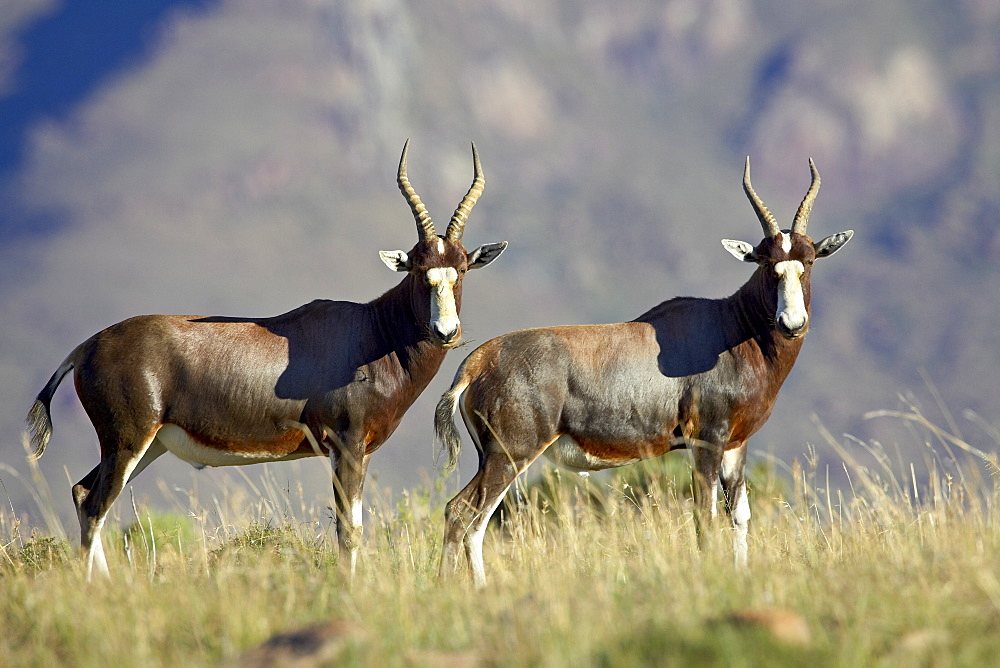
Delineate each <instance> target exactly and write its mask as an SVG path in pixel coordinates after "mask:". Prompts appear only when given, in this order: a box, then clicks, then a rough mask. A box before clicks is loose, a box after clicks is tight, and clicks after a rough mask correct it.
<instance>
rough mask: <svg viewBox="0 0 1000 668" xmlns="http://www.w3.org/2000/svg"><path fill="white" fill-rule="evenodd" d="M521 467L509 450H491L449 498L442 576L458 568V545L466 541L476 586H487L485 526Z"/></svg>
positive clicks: (446, 510) (467, 555) (466, 551)
mask: <svg viewBox="0 0 1000 668" xmlns="http://www.w3.org/2000/svg"><path fill="white" fill-rule="evenodd" d="M522 469H523V467H519V466H515V464H514V462H512V461H511V459H510V457H509V456H508V455H507V453H505V452H502V451H501V452H495V451H494V452H490V453H489V454H487V455H486V456H485V457H484V458H483V459H482V460H481V461H480V465H479V471H478V472H477V473H476V475H475V476H474V477H473V478H472V480H471V481H470V482H469V484H468V485H466V486H465V488H464V489H463V490H462V491H461V492H459V493H458V494H457V495H456V496H455V498H453V499H452V500H451V501H449V502H448V505H447V506H446V507H445V531H444V551H443V553H442V557H441V574H442V576H446V575H447V574H448V573H450V572H452V571H454V570H455V568H456V566H457V561H458V550H459V545H460V544H464V546H465V555H466V557H467V558H468V560H469V566H470V567H471V568H472V578H473V581H474V582H475V584H476V586H477V587H480V588H481V587H485V586H486V570H485V566H484V564H483V537H484V535H485V533H486V526H487V524H488V523H489V520H490V516H491V515H493V512H494V511H495V510H496V509H497V506H499V505H500V501H501V500H502V499H503V496H504V494H506V492H507V489H508V488H509V487H510V486H511V484H512V483H513V482H514V479H515V478H516V477H517V475H518V473H520V471H521V470H522Z"/></svg>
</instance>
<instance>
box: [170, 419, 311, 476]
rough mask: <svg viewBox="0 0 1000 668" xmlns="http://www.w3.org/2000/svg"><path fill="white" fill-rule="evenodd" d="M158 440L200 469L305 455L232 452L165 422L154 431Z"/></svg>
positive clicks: (273, 460)
mask: <svg viewBox="0 0 1000 668" xmlns="http://www.w3.org/2000/svg"><path fill="white" fill-rule="evenodd" d="M156 440H157V441H159V443H160V445H162V446H163V447H164V448H165V449H166V450H167V451H168V452H171V453H173V454H174V455H175V456H177V457H178V458H180V459H183V460H184V461H186V462H187V463H189V464H191V465H192V466H194V467H195V468H198V469H201V468H205V467H206V466H243V465H244V464H261V463H264V462H284V461H289V460H292V459H300V458H301V457H305V456H307V455H281V456H275V455H274V454H272V453H270V452H267V451H252V450H250V451H244V452H233V451H229V450H220V449H218V448H213V447H209V446H207V445H205V444H203V443H200V442H199V441H197V440H195V439H194V438H191V436H190V435H189V434H188V433H187V432H186V431H184V430H183V429H181V428H180V427H178V426H177V425H175V424H165V425H163V426H162V427H160V430H159V431H158V432H156Z"/></svg>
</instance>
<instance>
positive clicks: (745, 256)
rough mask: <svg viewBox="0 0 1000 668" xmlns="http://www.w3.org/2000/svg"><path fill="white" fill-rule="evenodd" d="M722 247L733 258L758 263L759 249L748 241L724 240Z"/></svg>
mask: <svg viewBox="0 0 1000 668" xmlns="http://www.w3.org/2000/svg"><path fill="white" fill-rule="evenodd" d="M722 247H723V248H725V249H726V250H727V251H729V252H730V253H732V256H733V257H735V258H736V259H737V260H742V261H743V262H753V263H755V264H756V262H757V249H756V248H754V247H753V245H752V244H749V243H747V242H746V241H737V240H736V239H723V240H722Z"/></svg>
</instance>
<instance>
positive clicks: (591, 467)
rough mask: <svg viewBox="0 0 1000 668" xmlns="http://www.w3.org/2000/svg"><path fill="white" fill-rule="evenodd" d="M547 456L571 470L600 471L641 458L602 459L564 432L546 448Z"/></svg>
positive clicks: (631, 462) (560, 465)
mask: <svg viewBox="0 0 1000 668" xmlns="http://www.w3.org/2000/svg"><path fill="white" fill-rule="evenodd" d="M544 454H545V456H546V457H548V458H549V459H550V460H552V461H553V462H554V463H555V464H556V465H557V466H559V467H560V468H564V469H568V470H570V471H600V470H603V469H610V468H615V467H617V466H625V465H626V464H634V463H635V462H637V461H639V460H640V459H641V458H640V457H636V458H634V459H601V458H600V457H595V456H594V455H592V454H590V453H589V452H587V451H586V450H584V449H583V448H581V447H580V446H579V444H577V442H576V441H575V440H573V437H572V436H568V435H566V434H563V435H562V436H560V437H559V438H557V439H556V440H555V442H553V443H552V445H550V446H549V447H548V448H546V449H545V453H544Z"/></svg>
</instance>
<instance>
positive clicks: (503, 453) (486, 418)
mask: <svg viewBox="0 0 1000 668" xmlns="http://www.w3.org/2000/svg"><path fill="white" fill-rule="evenodd" d="M745 183H746V184H747V188H748V195H749V194H750V192H749V169H748V170H747V176H746V181H745ZM816 189H818V175H816V174H815V169H814V183H813V187H811V188H810V193H809V194H808V195H807V200H806V203H807V204H809V207H811V198H812V197H815V191H816ZM754 198H755V196H754V197H751V202H754ZM758 202H759V200H758ZM760 208H763V204H762V203H761V204H760ZM764 210H765V211H766V209H764ZM768 216H769V214H768ZM764 218H767V217H766V216H765V217H764ZM762 222H764V221H762ZM767 229H769V228H768V227H765V230H767ZM801 229H802V231H803V232H804V229H805V228H804V224H803V225H802V227H801ZM786 234H788V235H789V237H788V238H789V239H790V241H791V245H790V248H789V250H788V251H787V252H786V251H785V250H784V248H783V245H782V239H783V234H782V233H781V232H780V231H779V232H778V233H777V234H776V235H775V236H773V237H766V238H765V239H764V240H763V241H761V242H760V244H758V246H757V247H755V248H753V247H750V246H749V244H745V245H744V246H743V247H740V248H741V250H743V251H746V250H747V249H750V248H752V250H753V252H752V253H751V252H745V254H744V255H743V256H742V258H741V259H744V260H747V261H752V262H755V263H756V264H757V265H758V268H757V270H756V271H755V272H754V274H753V275H752V276H751V277H750V279H749V280H748V281H747V282H746V284H744V285H743V287H741V288H740V289H739V290H738V291H737V292H736V293H735V294H733V295H732V296H731V297H728V298H726V299H699V298H691V297H682V298H676V299H671V300H669V301H666V302H663V303H661V304H659V305H658V306H656V307H654V308H652V309H650V310H649V311H648V312H647V313H645V314H643V315H642V316H640V317H639V318H636V319H635V320H634V321H632V322H626V323H619V324H609V325H580V326H568V327H545V328H539V329H531V330H522V331H517V332H512V333H510V334H505V335H503V336H501V337H498V338H495V339H493V340H491V341H488V342H486V343H485V344H483V345H482V346H481V347H480V348H478V349H477V350H475V351H473V352H472V354H470V355H469V356H468V357H467V358H466V360H465V361H464V362H463V363H462V366H461V367H460V369H459V371H458V373H457V375H456V377H455V381H454V383H453V384H452V387H451V389H450V390H449V391H448V392H446V393H445V394H444V396H443V397H442V398H441V401H440V402H439V404H438V407H437V411H436V413H435V429H436V433H437V436H438V439H439V440H440V441H441V443H442V444H443V445H444V446H445V447H447V448H448V449H449V451H450V462H454V461H456V459H457V456H458V451H459V448H460V447H461V439H460V436H459V434H458V431H457V429H456V428H455V426H454V424H453V412H454V410H455V407H456V406H458V407H461V409H462V417H463V419H464V421H465V424H466V426H467V428H468V430H469V432H470V434H471V435H472V437H473V440H474V442H475V444H476V447H477V449H478V451H479V470H478V472H477V473H476V475H475V476H474V477H473V479H472V480H471V481H470V482H469V484H468V485H467V486H466V487H465V488H464V489H463V490H462V491H461V492H459V494H458V495H457V496H456V497H455V498H454V499H452V501H451V502H449V503H448V506H447V510H446V527H445V541H444V544H445V547H444V558H443V560H442V570H443V571H447V570H448V569H449V568H450V567H451V566H452V565H453V564H454V561H455V560H456V559H457V550H458V545H459V544H460V543H462V542H464V543H465V547H466V554H467V555H468V557H469V560H470V562H471V564H472V566H473V575H474V577H475V578H476V581H477V583H479V584H483V583H484V582H485V576H484V574H483V572H482V557H481V550H482V530H483V529H484V527H485V524H486V522H487V521H488V519H489V515H490V514H491V513H492V512H493V509H494V508H495V507H496V504H497V503H499V500H500V499H501V498H502V496H503V494H504V493H505V492H506V490H507V488H508V487H509V486H510V484H511V483H513V481H514V479H515V478H516V476H517V475H518V474H520V473H521V472H522V471H524V469H525V468H527V466H528V465H529V464H530V463H531V462H533V461H534V460H535V459H537V458H538V457H539V456H540V455H542V454H546V455H548V456H550V457H551V458H553V459H554V460H555V461H556V463H558V464H560V465H563V466H567V467H569V468H573V469H578V470H598V469H603V468H609V467H614V466H620V465H623V464H628V463H631V462H634V461H637V460H640V459H645V458H647V457H655V456H658V455H661V454H664V453H666V452H669V451H670V450H672V449H677V448H684V447H690V448H692V450H693V457H694V463H695V476H694V477H695V495H696V506H697V508H698V510H699V512H698V516H706V517H707V516H710V515H711V514H712V513H713V512H714V499H715V489H716V486H717V485H718V483H719V481H720V476H721V483H722V487H723V491H724V493H725V498H726V509H727V511H729V512H730V513H731V514H732V512H733V509H734V508H735V507H736V505H737V504H739V503H741V497H745V489H744V481H743V475H744V465H745V456H746V442H747V439H749V438H750V436H751V435H753V434H754V433H755V432H756V431H757V430H759V429H760V428H761V427H762V426H763V425H764V423H765V422H766V421H767V419H768V417H769V416H770V414H771V409H772V407H773V406H774V402H775V400H776V398H777V395H778V391H779V389H780V388H781V385H782V383H783V382H784V381H785V379H786V378H787V376H788V374H789V372H790V371H791V369H792V366H793V365H794V364H795V360H796V358H797V356H798V354H799V350H800V349H801V346H802V341H803V339H802V337H803V335H804V334H805V331H806V329H807V328H808V324H806V325H805V326H802V327H800V328H799V329H798V330H796V331H783V330H781V328H779V327H778V326H776V322H777V321H776V315H775V314H776V311H777V308H778V290H779V281H780V277H779V275H778V273H777V272H776V270H775V265H776V264H777V263H780V262H786V261H790V260H794V261H798V262H800V263H801V264H802V267H803V269H804V273H803V274H802V275H801V277H800V279H799V280H800V282H801V285H802V295H803V298H804V301H805V304H804V306H805V310H806V313H807V314H808V310H809V299H810V290H809V280H810V275H811V269H812V264H813V261H814V260H815V259H816V258H817V257H818V256H825V255H829V254H832V253H833V252H835V251H836V250H837V249H839V248H840V247H841V246H842V245H843V244H844V243H846V241H847V240H848V239H849V238H850V235H851V234H853V233H851V232H847V233H841V234H840V235H834V236H832V237H829V238H827V239H824V240H823V241H821V242H819V243H813V241H812V240H811V239H810V238H809V237H807V236H805V234H804V233H803V234H800V233H786ZM727 247H728V246H727ZM731 252H732V251H731ZM734 254H735V253H734ZM806 323H808V320H806ZM463 392H464V395H463V394H462V393H463ZM561 437H569V438H571V439H572V441H573V442H574V443H575V447H573V446H569V445H567V444H565V443H564V442H563V440H560V438H561ZM726 451H733V454H732V455H731V456H730V457H729V458H728V461H730V462H731V463H732V466H730V468H729V469H726V465H725V464H724V453H725V452H726ZM724 469H726V470H724ZM743 502H744V503H745V499H744V500H743ZM745 514H746V515H747V517H746V519H749V510H748V508H747V509H746V513H745ZM737 522H738V523H739V524H740V525H741V526H742V527H743V530H744V536H745V520H744V519H742V518H739V519H737V518H734V523H737ZM738 559H739V557H738Z"/></svg>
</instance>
